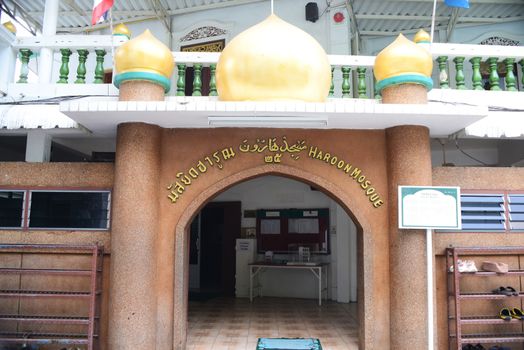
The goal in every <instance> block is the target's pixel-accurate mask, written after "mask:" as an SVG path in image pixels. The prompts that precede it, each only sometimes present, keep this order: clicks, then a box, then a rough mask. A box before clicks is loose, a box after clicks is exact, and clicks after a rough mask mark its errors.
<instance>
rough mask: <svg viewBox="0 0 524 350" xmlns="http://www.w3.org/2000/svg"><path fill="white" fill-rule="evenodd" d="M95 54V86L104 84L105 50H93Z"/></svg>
mask: <svg viewBox="0 0 524 350" xmlns="http://www.w3.org/2000/svg"><path fill="white" fill-rule="evenodd" d="M95 53H96V67H95V81H94V83H95V84H103V83H104V56H105V55H106V50H95Z"/></svg>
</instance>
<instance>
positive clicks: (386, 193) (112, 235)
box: [0, 15, 524, 350]
mask: <svg viewBox="0 0 524 350" xmlns="http://www.w3.org/2000/svg"><path fill="white" fill-rule="evenodd" d="M126 30H127V29H126V28H125V27H124V26H123V27H120V28H119V29H118V30H117V32H116V33H117V34H122V35H125V34H126ZM428 39H429V36H428V35H427V34H426V33H424V32H421V33H419V34H417V35H416V36H415V39H414V41H411V40H409V39H407V38H405V37H403V36H402V35H400V36H399V37H398V38H397V39H396V40H395V41H394V42H392V43H391V44H390V45H389V46H387V47H386V48H385V49H383V50H382V51H381V52H380V53H379V54H378V55H377V57H376V59H375V61H374V69H373V70H374V79H375V80H376V86H377V93H378V94H380V95H381V99H382V100H381V103H377V104H373V105H367V106H364V105H362V106H360V105H359V106H356V105H355V106H352V105H349V104H343V103H342V102H341V103H338V102H333V101H330V100H328V99H327V96H328V95H329V93H330V89H331V88H332V87H331V84H332V83H331V81H332V70H331V66H330V62H329V59H328V56H327V55H326V53H325V51H324V49H323V48H322V47H321V46H320V44H318V42H317V41H316V40H315V39H314V38H313V37H311V36H309V35H308V34H307V33H305V32H304V31H302V30H300V29H298V28H296V27H294V26H292V25H291V24H289V23H287V22H285V21H283V20H282V19H280V18H278V17H277V16H275V15H271V16H269V17H268V18H267V19H266V20H264V21H262V22H261V23H259V24H257V25H255V26H253V27H251V28H249V29H247V30H246V31H244V32H242V33H241V34H239V35H238V36H237V37H235V38H234V39H233V40H231V41H230V42H228V43H227V45H226V46H225V48H224V50H223V51H222V53H221V55H220V57H219V59H218V61H217V63H216V89H217V92H218V93H217V94H218V97H217V98H216V99H214V100H208V99H207V98H206V97H202V98H201V99H200V100H198V99H197V100H191V99H186V100H183V97H179V98H178V99H170V98H169V97H166V94H167V93H168V91H169V90H170V89H176V88H177V87H176V86H172V85H173V84H172V74H173V72H174V71H175V70H176V69H178V67H177V66H176V64H177V62H173V54H172V52H171V50H170V49H169V48H168V47H166V46H165V45H164V44H163V43H162V42H161V41H159V40H158V39H156V38H155V37H154V35H153V34H151V33H150V32H148V31H146V32H144V33H143V34H140V35H137V36H136V37H134V38H132V39H131V40H129V41H126V42H125V43H124V44H123V45H121V46H120V47H119V48H118V49H117V50H116V52H115V69H116V72H115V73H116V74H115V77H114V85H115V86H116V87H117V88H118V94H119V96H118V101H115V100H112V101H109V102H107V101H105V100H103V99H102V100H101V101H97V100H96V97H94V98H93V99H92V100H91V102H89V103H91V104H89V103H87V104H86V105H85V106H84V107H82V106H81V104H77V105H75V104H74V102H70V103H69V105H67V106H66V107H63V110H64V111H66V110H67V111H66V112H71V114H70V115H72V116H78V118H79V120H81V123H84V122H85V125H86V126H88V125H90V124H89V123H92V125H95V124H100V125H102V128H103V127H104V125H106V127H107V128H109V127H113V128H116V152H115V160H114V163H84V162H79V163H29V162H2V163H1V164H0V177H1V179H2V180H1V183H0V184H1V188H0V192H1V191H3V192H5V193H7V192H17V191H18V192H24V191H28V192H27V193H29V191H45V190H49V191H53V190H72V191H75V190H86V191H89V190H97V191H109V192H110V198H111V208H110V211H111V214H110V226H108V227H107V229H106V230H93V231H90V232H89V234H86V232H82V231H78V232H79V233H78V232H76V233H77V234H75V235H68V234H65V233H62V232H60V231H59V230H54V229H35V230H34V231H35V232H36V233H35V235H29V234H28V232H31V231H32V229H31V223H30V222H29V223H28V222H25V223H23V227H24V228H22V229H6V230H3V231H2V232H1V233H0V242H1V244H3V245H10V244H26V245H27V244H64V245H82V244H92V243H97V244H99V245H103V246H104V251H105V255H104V258H103V267H104V269H103V276H102V279H101V291H102V297H101V299H100V323H99V329H98V332H99V346H100V348H101V349H157V350H171V349H187V348H189V347H188V344H187V339H188V334H189V332H190V329H189V327H188V322H189V320H188V308H190V306H189V301H188V292H189V290H190V289H191V286H190V284H191V281H190V276H189V275H190V265H191V264H190V259H191V258H190V255H191V253H190V246H191V227H192V222H193V221H194V219H195V217H197V216H198V215H199V213H200V212H201V211H202V210H203V208H205V207H206V205H207V204H208V203H209V202H210V201H211V200H213V199H214V198H216V197H217V196H220V195H221V194H224V193H226V192H227V190H228V189H231V188H233V187H234V186H236V185H238V184H241V183H244V182H246V181H250V180H253V179H257V178H261V177H264V176H278V177H283V178H286V179H292V180H296V181H300V182H302V183H304V184H307V185H308V186H311V187H312V188H315V190H317V191H320V192H322V193H324V194H325V195H326V196H327V197H329V198H330V199H331V200H332V201H333V202H334V203H336V205H338V206H339V207H340V208H341V210H342V211H343V212H345V213H346V214H347V216H348V217H349V219H350V220H351V221H352V222H353V223H354V225H355V230H356V236H355V237H356V240H355V245H356V252H357V253H356V257H355V259H356V261H357V263H356V279H357V283H356V287H355V288H356V295H357V300H356V301H357V304H358V312H357V315H358V323H359V330H358V334H356V335H355V338H356V339H357V340H356V341H357V342H358V349H410V348H412V349H429V348H430V345H428V342H431V339H433V348H435V349H445V348H448V346H449V347H450V348H452V347H451V346H453V344H455V343H453V342H454V340H453V338H450V337H448V333H449V332H450V328H451V327H453V322H450V321H449V317H450V316H451V314H448V312H449V310H450V309H449V308H450V305H452V303H453V299H454V297H453V295H451V294H450V291H449V288H450V287H448V280H449V279H450V276H451V272H450V270H449V267H450V266H449V261H448V260H447V257H448V255H447V250H446V249H447V248H450V247H483V248H489V249H494V248H501V249H503V248H504V247H506V248H507V247H513V248H515V249H518V248H519V247H523V246H524V236H523V234H522V232H521V230H520V231H519V230H518V229H513V228H512V226H510V224H511V223H512V222H513V223H515V222H519V220H518V219H517V217H518V215H520V214H514V215H516V216H514V217H513V218H511V217H509V216H508V215H509V214H507V213H509V212H510V208H509V206H511V205H512V204H511V203H508V202H507V200H508V199H509V198H510V197H511V196H513V197H511V198H515V199H520V198H524V195H522V193H523V191H524V182H523V179H524V171H523V170H522V168H517V167H512V168H510V167H506V168H505V167H500V168H490V167H484V168H480V167H445V166H442V167H433V166H432V161H431V146H430V142H431V136H430V135H431V132H432V131H431V130H433V128H436V127H440V126H441V125H438V124H442V123H436V124H437V125H435V124H433V123H434V122H433V121H431V118H437V117H439V116H441V117H442V118H444V119H443V120H446V121H450V123H451V122H452V121H454V120H455V121H456V120H458V119H460V118H464V115H471V116H472V118H474V117H475V116H478V117H479V118H480V115H481V114H482V113H480V112H478V110H477V109H474V108H472V109H467V108H468V107H456V106H448V107H434V105H432V104H431V101H429V102H428V91H430V90H431V89H432V88H433V81H432V79H431V74H432V71H433V63H432V61H433V59H432V56H431V55H430V53H429V52H428V50H427V48H425V47H424V44H425V42H426V41H428ZM252 43H257V45H252ZM517 94H518V93H517ZM75 106H76V107H75ZM75 108H77V109H76V111H75ZM182 108H186V109H185V110H184V112H179V111H181V110H182ZM191 108H194V109H193V110H191ZM300 108H302V109H303V110H302V112H303V114H304V115H306V116H315V117H318V116H319V115H320V116H321V115H323V114H325V115H330V116H333V115H334V116H335V117H338V116H340V115H342V116H344V115H345V116H348V117H350V118H351V117H352V116H353V117H355V118H357V117H360V116H361V115H363V113H364V116H365V117H367V118H373V115H374V114H376V115H378V117H379V118H380V117H384V120H386V119H387V118H388V116H391V115H392V116H393V117H392V118H393V120H394V121H393V122H384V121H381V122H379V123H378V124H377V125H379V126H377V127H367V128H366V127H359V126H355V127H341V128H323V127H309V126H308V125H307V123H308V120H307V118H306V120H305V121H304V125H298V126H289V124H284V126H282V127H279V126H278V124H276V125H277V126H275V125H271V124H270V123H271V122H269V124H265V125H263V126H262V127H257V126H256V125H255V126H253V125H250V126H249V125H247V124H246V125H240V126H236V125H226V126H222V127H212V126H211V120H219V121H224V120H226V119H223V120H220V118H229V117H232V118H235V117H237V118H240V119H242V118H245V117H246V115H247V116H260V117H264V118H271V117H276V118H277V119H274V120H278V118H279V117H286V118H288V117H296V116H297V115H300V111H301V110H300ZM339 108H342V112H340V115H339V114H337V113H339V112H338V111H337V109H339ZM344 108H345V109H344ZM351 108H352V110H350V109H351ZM358 108H362V109H363V110H362V111H357V110H355V109H358ZM366 108H369V109H370V110H369V111H366V110H364V109H366ZM433 108H435V110H432V109H433ZM291 109H293V110H291ZM206 110H212V112H210V113H208V114H205V115H206V117H208V116H209V118H218V119H209V124H208V125H207V126H205V127H199V126H196V127H195V126H194V125H192V124H191V123H189V125H190V126H189V127H183V126H180V124H177V123H179V120H178V119H177V118H179V117H178V115H177V113H185V114H184V118H188V119H189V118H195V120H196V119H198V118H200V116H201V114H202V113H204V112H205V111H206ZM286 110H287V111H290V112H286ZM309 112H311V113H310V114H308V113H309ZM75 113H76V114H75ZM359 113H360V114H359ZM365 113H368V114H365ZM468 113H469V114H468ZM420 115H424V117H423V118H420ZM406 116H407V117H406ZM417 117H418V118H417ZM72 118H73V119H74V117H72ZM446 118H447V119H446ZM104 120H105V121H107V124H104ZM398 120H400V121H398ZM421 120H424V121H423V122H421ZM428 120H429V121H428ZM191 125H192V126H191ZM398 186H423V187H425V186H427V187H429V186H445V187H451V186H458V187H460V189H461V191H462V193H463V194H464V193H466V194H468V193H470V194H473V195H474V194H482V195H487V194H501V196H502V197H503V200H504V201H503V202H502V203H501V205H502V207H503V208H505V210H506V211H502V212H503V214H502V215H506V216H505V219H504V220H503V221H504V225H506V226H504V228H503V230H502V231H500V230H499V231H496V232H499V233H497V234H493V233H492V234H489V233H487V232H486V231H483V230H479V229H477V230H476V231H475V230H473V231H469V232H464V231H460V230H456V231H439V232H436V233H434V236H433V238H432V245H433V251H432V255H431V260H432V261H433V264H434V269H433V273H432V275H431V276H428V275H427V265H426V264H427V261H428V259H427V256H426V247H427V243H428V242H427V241H426V235H425V231H424V230H422V229H416V230H405V229H400V228H399V208H398ZM264 190H267V191H270V190H271V188H269V187H268V188H267V189H264ZM248 195H249V194H247V195H246V197H249V196H248ZM219 198H220V197H219ZM514 203H517V204H518V202H514ZM24 208H25V207H24ZM258 209H271V208H258ZM294 209H296V208H294ZM24 210H26V214H24V215H26V216H27V215H30V214H28V213H27V210H28V209H24ZM478 211H482V210H480V209H479V210H478ZM517 212H518V209H515V211H514V212H513V213H517ZM242 215H244V216H246V217H247V215H252V214H249V213H247V211H244V212H243V214H242ZM257 215H258V214H257ZM478 215H481V214H478ZM24 220H27V219H24ZM257 220H258V219H257ZM481 220H482V219H481ZM511 220H513V221H511ZM257 223H260V222H259V221H257ZM515 227H517V226H515ZM521 228H522V227H521ZM73 231H75V230H74V229H70V230H69V233H73ZM487 231H489V230H487ZM257 234H258V233H257ZM21 249H22V248H21ZM332 249H335V248H332ZM17 254H18V255H17ZM522 255H524V251H523V252H521V253H518V252H517V253H512V254H508V255H507V256H504V257H503V258H500V257H498V256H496V257H494V256H492V255H489V254H488V253H487V254H485V255H480V256H479V257H478V258H477V257H475V258H472V259H474V260H475V261H476V262H477V265H478V267H479V268H480V265H481V263H482V260H483V259H487V258H489V259H492V260H493V259H494V258H495V259H500V261H503V262H505V263H507V264H508V265H509V266H510V269H516V270H519V266H520V264H521V260H522ZM23 256H24V253H23V252H18V251H16V252H15V253H12V255H9V256H7V258H6V259H4V260H3V261H7V262H8V263H10V264H12V265H13V266H15V265H16V264H20V265H21V266H22V265H23V264H22V263H23V262H22V259H23V258H22V257H23ZM261 257H262V256H261ZM51 260H52V259H51ZM57 261H58V260H57ZM71 261H72V262H74V260H71ZM519 276H520V275H518V274H516V275H515V276H511V277H510V280H509V282H507V283H510V284H511V285H515V286H520V285H521V277H519ZM1 278H2V279H0V281H3V282H2V283H4V284H5V285H6V286H9V288H7V289H10V288H11V284H12V283H14V282H13V281H11V280H8V279H6V278H5V277H3V276H2V277H1ZM479 278H481V277H479ZM428 279H432V280H433V281H434V286H435V287H434V289H433V292H434V299H433V300H428V284H427V283H428ZM20 281H21V280H20ZM493 283H503V282H498V281H493V280H492V281H488V282H486V280H481V281H479V280H477V281H469V282H467V286H468V288H470V289H471V290H475V289H490V290H491V288H490V287H491V284H493ZM504 283H506V281H504ZM51 284H53V281H52V280H51V279H48V280H43V281H40V282H39V284H37V285H34V286H33V287H35V288H36V287H46V286H47V287H49V286H50V285H51ZM0 289H5V288H0ZM517 290H518V288H517ZM320 293H321V292H320ZM521 294H522V293H521ZM521 294H519V296H520V295H521ZM516 299H517V298H516ZM16 300H17V303H18V304H17V307H18V311H16V310H14V309H12V308H13V304H0V305H2V306H1V307H2V308H3V309H5V310H7V311H5V312H20V305H22V309H24V305H25V304H23V303H24V302H23V301H22V302H21V301H19V299H16ZM256 302H257V299H255V303H256ZM428 304H433V308H434V310H435V314H434V318H433V320H432V321H431V320H429V321H428V318H429V317H431V315H429V314H428V312H427V305H428ZM519 305H520V306H521V301H520V299H518V301H516V304H515V306H519ZM502 306H503V305H499V304H496V305H495V307H496V308H499V307H502ZM39 307H40V308H43V310H42V309H41V310H40V312H55V311H56V310H58V309H60V308H61V307H60V306H54V309H53V307H52V306H51V307H49V308H47V307H43V306H41V305H40V306H38V304H37V305H36V306H35V305H29V304H27V305H26V308H27V310H33V311H34V310H37V311H38V309H39ZM75 307H76V306H75ZM46 308H47V309H46ZM80 308H81V306H78V309H80ZM8 309H9V310H8ZM465 309H466V310H467V312H468V313H469V314H470V315H471V314H475V313H482V312H485V310H486V309H487V306H486V304H482V303H479V304H473V305H467V306H465ZM2 322H4V323H2ZM6 322H7V321H5V320H4V319H2V320H0V325H5V327H11V326H8V324H7V323H6ZM512 322H513V324H516V323H515V322H514V321H512ZM428 323H429V324H431V323H433V327H431V330H429V329H428V327H427V325H428ZM513 324H512V326H513ZM478 327H481V326H478ZM484 327H486V328H484V329H480V330H481V331H483V332H485V331H486V330H487V331H488V332H490V331H491V332H495V331H498V329H497V328H496V327H495V326H493V325H488V326H484ZM514 328H519V329H517V330H516V333H522V329H521V328H522V326H521V325H517V326H514ZM520 336H521V337H522V334H521V335H520ZM479 342H480V341H479ZM488 343H490V342H489V341H486V344H488ZM515 344H522V341H520V342H516V343H515ZM486 346H487V345H486ZM328 348H329V347H328Z"/></svg>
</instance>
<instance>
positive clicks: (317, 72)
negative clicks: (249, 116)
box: [216, 15, 331, 102]
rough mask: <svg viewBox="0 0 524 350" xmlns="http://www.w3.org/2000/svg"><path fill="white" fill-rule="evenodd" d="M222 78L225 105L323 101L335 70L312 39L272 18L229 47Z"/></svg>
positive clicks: (220, 66)
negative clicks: (251, 102) (246, 102)
mask: <svg viewBox="0 0 524 350" xmlns="http://www.w3.org/2000/svg"><path fill="white" fill-rule="evenodd" d="M216 79H217V89H218V93H219V98H220V100H223V101H275V100H299V101H307V102H323V101H325V100H326V98H327V96H328V94H329V88H330V85H331V66H330V65H329V61H328V57H327V55H326V52H325V51H324V49H323V48H322V46H320V44H319V43H318V42H317V41H316V40H315V39H314V38H313V37H312V36H311V35H309V34H307V33H306V32H304V31H303V30H301V29H299V28H297V27H295V26H293V25H291V24H289V23H287V22H285V21H283V20H282V19H280V18H279V17H277V16H275V15H270V16H269V17H268V18H266V19H265V20H264V21H262V22H260V23H258V24H256V25H254V26H253V27H251V28H248V29H247V30H245V31H244V32H242V33H240V34H239V35H237V36H236V37H235V38H234V39H233V40H231V42H230V43H229V44H228V45H227V46H226V47H225V49H224V51H222V54H221V55H220V58H219V60H218V64H217V70H216Z"/></svg>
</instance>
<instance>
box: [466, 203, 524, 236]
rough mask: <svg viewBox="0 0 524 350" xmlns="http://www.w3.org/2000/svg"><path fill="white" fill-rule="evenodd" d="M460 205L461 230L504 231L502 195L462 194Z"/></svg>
mask: <svg viewBox="0 0 524 350" xmlns="http://www.w3.org/2000/svg"><path fill="white" fill-rule="evenodd" d="M523 198H524V197H523ZM460 203H461V207H462V230H467V231H498V230H500V231H504V230H505V229H506V227H505V221H506V219H505V216H504V195H503V194H462V195H461V196H460Z"/></svg>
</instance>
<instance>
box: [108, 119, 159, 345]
mask: <svg viewBox="0 0 524 350" xmlns="http://www.w3.org/2000/svg"><path fill="white" fill-rule="evenodd" d="M160 138H161V129H160V128H159V127H158V126H154V125H148V124H143V123H126V124H120V125H119V126H118V131H117V149H116V160H115V180H114V188H113V215H112V217H113V218H114V219H113V223H112V228H111V269H110V278H111V284H110V294H109V342H108V344H109V349H111V350H120V349H155V347H156V321H155V320H156V288H155V274H156V271H155V268H156V251H155V241H156V235H157V232H158V222H159V217H158V216H159V204H158V193H159V184H158V181H159V175H160Z"/></svg>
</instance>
